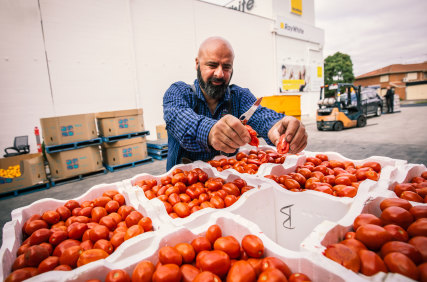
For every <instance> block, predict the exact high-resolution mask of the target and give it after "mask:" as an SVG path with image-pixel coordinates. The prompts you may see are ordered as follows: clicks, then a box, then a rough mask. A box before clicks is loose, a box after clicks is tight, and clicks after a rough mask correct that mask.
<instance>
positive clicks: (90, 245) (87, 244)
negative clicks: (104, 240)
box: [80, 240, 93, 251]
mask: <svg viewBox="0 0 427 282" xmlns="http://www.w3.org/2000/svg"><path fill="white" fill-rule="evenodd" d="M80 247H82V249H83V251H86V250H90V249H93V243H92V241H91V240H85V241H83V242H81V243H80Z"/></svg>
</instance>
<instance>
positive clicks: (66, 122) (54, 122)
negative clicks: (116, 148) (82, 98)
mask: <svg viewBox="0 0 427 282" xmlns="http://www.w3.org/2000/svg"><path fill="white" fill-rule="evenodd" d="M40 124H41V127H42V135H43V140H44V143H45V145H46V146H53V145H61V144H68V143H74V142H79V141H87V140H91V139H94V138H97V137H98V133H97V131H96V124H95V114H93V113H92V114H82V115H70V116H59V117H50V118H41V119H40Z"/></svg>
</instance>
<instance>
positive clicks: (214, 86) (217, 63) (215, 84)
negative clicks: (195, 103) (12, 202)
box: [196, 37, 234, 100]
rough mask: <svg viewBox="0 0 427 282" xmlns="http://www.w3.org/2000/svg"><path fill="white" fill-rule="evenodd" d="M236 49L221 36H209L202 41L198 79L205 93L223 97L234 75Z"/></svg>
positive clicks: (197, 63)
mask: <svg viewBox="0 0 427 282" xmlns="http://www.w3.org/2000/svg"><path fill="white" fill-rule="evenodd" d="M233 60H234V51H233V48H232V47H231V45H230V43H229V42H228V41H227V40H225V39H223V38H221V37H209V38H208V39H206V40H205V41H203V42H202V44H201V45H200V48H199V53H198V55H197V58H196V70H197V79H198V80H199V84H200V88H201V89H202V91H203V93H204V94H205V95H207V96H208V97H210V98H213V99H216V100H219V99H221V98H222V97H223V96H224V94H225V91H226V90H227V87H228V85H229V84H230V80H231V77H232V75H233Z"/></svg>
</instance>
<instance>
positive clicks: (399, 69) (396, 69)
mask: <svg viewBox="0 0 427 282" xmlns="http://www.w3.org/2000/svg"><path fill="white" fill-rule="evenodd" d="M414 71H427V61H425V62H423V63H419V64H406V65H403V64H394V65H389V66H387V67H384V68H381V69H377V70H374V71H371V72H368V73H365V74H362V75H359V76H358V77H356V79H361V78H367V77H372V76H379V75H383V74H391V73H407V72H414Z"/></svg>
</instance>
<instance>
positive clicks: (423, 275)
mask: <svg viewBox="0 0 427 282" xmlns="http://www.w3.org/2000/svg"><path fill="white" fill-rule="evenodd" d="M417 268H418V271H419V273H420V281H427V262H424V263H422V264H420V265H418V267H417Z"/></svg>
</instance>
